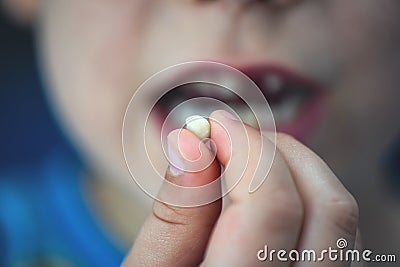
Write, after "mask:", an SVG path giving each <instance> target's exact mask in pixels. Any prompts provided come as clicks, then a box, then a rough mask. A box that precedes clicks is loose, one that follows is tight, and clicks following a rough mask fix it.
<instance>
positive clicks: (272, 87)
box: [264, 74, 283, 93]
mask: <svg viewBox="0 0 400 267" xmlns="http://www.w3.org/2000/svg"><path fill="white" fill-rule="evenodd" d="M264 85H265V86H266V88H267V89H268V91H270V92H272V93H277V92H279V91H280V90H281V89H282V85H283V81H282V78H281V77H279V75H276V74H269V75H267V76H266V77H265V78H264Z"/></svg>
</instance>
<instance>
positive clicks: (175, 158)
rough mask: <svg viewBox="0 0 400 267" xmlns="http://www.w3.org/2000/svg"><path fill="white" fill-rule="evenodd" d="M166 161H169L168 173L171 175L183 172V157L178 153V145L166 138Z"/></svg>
mask: <svg viewBox="0 0 400 267" xmlns="http://www.w3.org/2000/svg"><path fill="white" fill-rule="evenodd" d="M167 152H168V162H169V173H170V174H171V175H172V176H179V175H181V174H183V172H184V171H183V170H182V168H183V166H184V165H183V159H182V155H181V154H180V153H179V149H178V145H174V144H171V140H168V151H167Z"/></svg>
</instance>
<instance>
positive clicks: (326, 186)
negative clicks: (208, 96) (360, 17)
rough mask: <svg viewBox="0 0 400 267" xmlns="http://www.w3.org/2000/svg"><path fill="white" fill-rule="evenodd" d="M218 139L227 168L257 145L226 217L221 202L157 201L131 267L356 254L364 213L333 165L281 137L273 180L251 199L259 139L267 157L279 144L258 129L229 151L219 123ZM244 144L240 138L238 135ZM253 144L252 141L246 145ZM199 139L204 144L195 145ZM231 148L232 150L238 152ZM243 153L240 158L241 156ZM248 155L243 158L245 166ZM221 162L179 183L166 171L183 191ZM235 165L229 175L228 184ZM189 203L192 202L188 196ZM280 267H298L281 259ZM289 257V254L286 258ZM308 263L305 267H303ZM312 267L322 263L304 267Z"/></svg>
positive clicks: (231, 129)
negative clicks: (343, 248) (309, 253)
mask: <svg viewBox="0 0 400 267" xmlns="http://www.w3.org/2000/svg"><path fill="white" fill-rule="evenodd" d="M211 117H212V118H215V119H216V120H217V121H219V122H220V123H221V124H222V125H224V127H225V128H226V130H227V131H228V133H229V135H238V134H241V130H240V129H241V128H242V126H241V122H239V121H235V120H232V119H230V118H228V117H226V116H225V113H224V112H221V111H216V112H214V113H213V114H211ZM211 129H212V130H211V138H212V139H213V141H214V142H215V144H216V146H217V159H218V161H219V162H220V163H221V164H222V165H223V166H226V165H227V163H228V162H229V159H230V152H231V149H232V151H234V153H235V152H236V153H237V151H240V150H241V147H243V146H244V145H246V144H247V143H249V144H250V151H251V154H250V158H249V162H248V166H247V169H246V172H245V173H244V177H243V178H242V180H241V181H240V182H239V184H238V185H237V186H236V187H235V188H234V189H233V190H232V191H231V192H230V193H229V198H230V200H231V203H230V204H229V206H228V207H227V208H226V209H224V211H223V213H221V214H220V212H221V200H218V201H215V202H213V203H211V204H208V205H206V206H202V207H198V208H177V207H172V206H168V205H166V204H163V203H160V202H155V204H154V208H153V213H152V214H151V215H150V216H149V217H148V219H147V221H146V222H145V224H144V226H143V228H142V230H141V232H140V234H139V237H138V238H137V240H136V242H135V244H134V246H133V248H132V250H131V252H130V253H129V255H128V256H127V258H126V259H125V262H124V265H125V266H197V265H200V264H202V265H203V266H254V265H257V264H259V265H265V262H261V261H259V260H258V258H257V254H258V252H259V251H260V250H262V249H264V247H265V245H267V246H268V250H269V251H271V250H276V251H278V250H280V249H284V250H286V252H287V253H289V251H290V250H292V249H297V250H299V251H301V250H305V249H307V250H310V249H313V250H315V251H316V253H317V256H319V255H320V254H319V253H320V251H322V250H324V249H328V248H329V247H332V248H333V249H337V247H336V241H337V240H338V239H340V238H344V239H345V240H346V241H347V242H348V246H347V248H349V249H352V248H353V247H354V243H355V239H356V229H357V222H358V207H357V204H356V201H355V200H354V198H353V197H352V195H351V194H350V193H349V192H348V191H347V190H346V189H345V188H344V186H343V185H342V184H341V182H340V181H339V179H338V178H337V177H336V176H335V175H334V173H333V172H332V171H331V170H330V169H329V168H328V166H327V165H326V164H325V163H324V162H323V161H322V160H321V159H320V158H319V157H318V156H317V155H315V154H314V153H313V152H312V151H310V150H309V149H308V148H306V147H305V146H304V145H302V144H300V143H299V142H297V141H296V140H294V139H293V138H291V137H289V136H286V135H278V139H277V147H278V149H277V153H276V156H275V159H274V163H273V165H272V169H271V171H270V173H269V175H268V178H267V179H266V181H265V182H264V183H263V185H262V186H261V187H260V188H259V189H258V190H257V191H256V192H255V193H252V194H249V193H248V186H249V183H250V181H251V179H252V174H253V172H254V170H255V168H256V166H257V161H258V157H257V156H254V155H259V153H260V148H259V146H258V145H257V144H259V143H260V138H264V146H263V149H265V150H272V149H273V143H272V142H271V141H269V139H268V138H267V137H265V136H261V135H260V134H259V132H258V131H257V130H256V129H254V128H251V127H246V130H247V134H248V137H246V136H245V135H244V136H242V137H240V138H242V139H240V140H243V143H240V142H233V143H232V144H230V141H229V138H228V133H227V132H226V131H225V130H224V129H223V128H222V127H221V126H220V125H218V124H217V123H215V122H212V127H211ZM236 137H237V136H236ZM185 138H186V140H181V139H179V142H181V141H182V142H191V139H193V144H195V145H193V151H198V139H196V137H195V136H194V135H192V134H190V133H189V132H185V134H183V138H182V139H185ZM246 138H249V141H248V142H247V139H246ZM196 140H197V142H196ZM231 145H232V147H231ZM239 154H240V153H239ZM246 160H247V155H246V154H245V153H243V161H246ZM219 172H220V170H219V164H218V163H217V162H216V161H214V162H213V163H212V164H211V165H210V166H209V167H208V168H207V169H206V170H203V171H201V172H199V173H196V174H193V173H192V174H189V173H183V174H182V175H179V177H178V178H177V177H175V176H173V175H172V174H171V172H167V175H166V179H168V180H169V181H172V182H175V183H177V184H180V183H184V184H185V185H201V184H206V183H209V182H210V181H212V180H214V179H215V178H216V177H218V175H219ZM234 172H235V166H231V167H230V171H229V172H227V173H226V174H225V176H226V177H225V179H226V182H227V183H229V182H230V175H232V174H233V173H234ZM185 197H190V196H185ZM273 256H274V261H273V262H271V263H270V264H272V265H273V266H291V265H293V263H292V262H290V261H287V262H281V261H279V260H278V258H277V254H276V253H275V254H274V255H273ZM285 257H286V258H288V254H286V255H285ZM299 263H301V262H299ZM305 264H306V265H307V266H312V265H313V264H315V265H321V262H305ZM323 264H324V266H328V265H329V266H347V265H348V263H346V262H340V261H337V262H329V260H328V256H327V255H325V261H324V263H323Z"/></svg>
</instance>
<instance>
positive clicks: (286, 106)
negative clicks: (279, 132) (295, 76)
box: [272, 98, 301, 122]
mask: <svg viewBox="0 0 400 267" xmlns="http://www.w3.org/2000/svg"><path fill="white" fill-rule="evenodd" d="M300 104H301V101H299V99H296V98H292V99H288V100H286V101H284V102H283V103H281V104H279V105H278V106H276V107H274V108H273V109H272V113H273V114H274V118H275V121H276V122H290V121H291V120H292V119H293V118H294V116H295V115H296V112H297V111H298V109H299V106H300Z"/></svg>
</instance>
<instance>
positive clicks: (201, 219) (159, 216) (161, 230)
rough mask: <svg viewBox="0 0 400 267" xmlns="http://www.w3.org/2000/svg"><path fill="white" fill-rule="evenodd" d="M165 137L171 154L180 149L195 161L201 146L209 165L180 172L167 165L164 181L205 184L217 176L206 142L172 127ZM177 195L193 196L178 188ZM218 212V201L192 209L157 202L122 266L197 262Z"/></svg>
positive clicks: (180, 183) (200, 257)
mask: <svg viewBox="0 0 400 267" xmlns="http://www.w3.org/2000/svg"><path fill="white" fill-rule="evenodd" d="M168 140H169V150H170V151H169V152H170V153H171V151H172V150H173V151H172V154H173V153H179V150H180V151H181V153H182V154H183V155H184V156H185V157H186V158H189V160H194V159H195V158H197V156H199V155H200V152H199V148H200V151H202V152H203V153H202V155H201V156H202V157H204V158H205V159H206V160H209V162H211V164H210V165H209V166H208V167H206V168H205V169H203V170H200V171H198V172H182V173H180V171H179V170H178V169H177V168H170V169H169V170H168V171H167V174H166V180H168V181H170V182H172V183H175V184H177V185H180V186H189V187H190V186H201V185H204V184H208V183H209V182H211V181H213V180H215V179H216V178H218V177H219V175H220V168H219V164H218V163H217V161H216V160H215V159H214V158H213V157H212V155H211V153H207V151H208V149H207V148H206V146H205V144H204V143H202V142H200V140H199V139H198V138H197V137H196V136H195V135H193V134H192V133H190V132H189V131H187V130H182V131H181V132H180V134H179V132H178V130H175V131H173V132H171V133H170V135H169V136H168ZM178 142H179V146H178ZM199 145H200V146H199ZM178 148H179V149H178ZM176 157H180V155H178V154H175V155H173V156H172V157H171V160H173V158H176ZM207 157H208V159H207ZM178 167H182V166H178ZM165 188H166V187H163V188H162V189H161V192H160V194H161V195H162V194H166V193H170V192H166V189H165ZM176 197H177V198H179V199H180V200H182V198H195V197H196V195H195V194H193V195H191V194H179V191H178V194H177V196H176ZM189 202H190V201H189ZM220 211H221V200H218V201H214V202H212V203H210V204H207V205H204V206H200V207H195V208H181V207H175V206H171V205H168V204H165V203H162V202H159V201H156V202H155V203H154V206H153V212H152V214H150V215H149V217H148V218H147V220H146V222H145V224H144V225H143V228H142V230H141V232H140V234H139V236H138V238H137V240H136V242H135V244H134V246H133V248H132V250H131V252H130V253H129V255H128V256H127V258H126V260H125V262H124V266H160V267H162V266H178V267H179V266H197V265H199V264H200V262H201V261H202V259H203V255H204V252H205V248H206V245H207V242H208V239H209V236H210V234H211V231H212V229H213V226H214V224H215V222H216V220H217V218H218V216H219V214H220Z"/></svg>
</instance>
